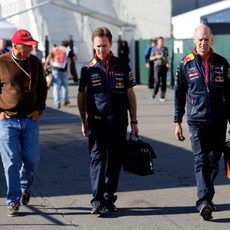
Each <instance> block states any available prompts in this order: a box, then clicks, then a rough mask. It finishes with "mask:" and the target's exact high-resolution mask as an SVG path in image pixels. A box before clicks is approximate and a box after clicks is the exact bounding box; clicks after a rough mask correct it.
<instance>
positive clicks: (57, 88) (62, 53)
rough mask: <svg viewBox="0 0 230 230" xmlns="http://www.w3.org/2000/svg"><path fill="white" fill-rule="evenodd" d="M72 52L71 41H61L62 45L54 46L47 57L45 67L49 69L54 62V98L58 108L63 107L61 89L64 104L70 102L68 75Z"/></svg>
mask: <svg viewBox="0 0 230 230" xmlns="http://www.w3.org/2000/svg"><path fill="white" fill-rule="evenodd" d="M69 52H70V48H69V41H68V40H63V41H61V45H60V46H57V47H53V48H52V53H51V54H49V55H48V56H47V58H46V61H45V64H44V68H45V69H47V68H48V66H49V65H50V63H51V62H52V83H53V98H54V104H55V105H56V108H57V109H60V108H61V100H62V98H61V89H62V94H63V99H64V106H67V105H69V104H70V101H69V87H68V75H67V72H68V73H69V74H70V59H69V57H68V55H69Z"/></svg>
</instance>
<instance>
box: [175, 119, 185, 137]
mask: <svg viewBox="0 0 230 230" xmlns="http://www.w3.org/2000/svg"><path fill="white" fill-rule="evenodd" d="M175 136H176V138H177V140H178V141H184V140H185V137H184V135H183V129H182V126H181V124H180V123H176V127H175Z"/></svg>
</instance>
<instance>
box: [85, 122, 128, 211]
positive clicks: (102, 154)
mask: <svg viewBox="0 0 230 230" xmlns="http://www.w3.org/2000/svg"><path fill="white" fill-rule="evenodd" d="M126 134H127V125H124V124H110V123H109V122H108V121H103V120H94V122H93V123H92V124H91V125H90V135H89V152H90V176H91V186H92V193H93V199H92V200H91V204H92V206H93V207H95V208H98V207H100V206H101V205H102V206H109V205H112V204H113V203H114V202H115V201H116V199H117V197H116V196H115V195H114V193H115V192H116V191H117V187H118V181H119V174H120V170H121V162H122V153H123V151H124V144H125V142H126Z"/></svg>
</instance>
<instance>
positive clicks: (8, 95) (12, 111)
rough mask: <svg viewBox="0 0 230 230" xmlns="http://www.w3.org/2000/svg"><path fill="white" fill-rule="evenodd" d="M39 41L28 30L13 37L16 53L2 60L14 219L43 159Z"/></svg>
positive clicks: (2, 115)
mask: <svg viewBox="0 0 230 230" xmlns="http://www.w3.org/2000/svg"><path fill="white" fill-rule="evenodd" d="M37 43H38V42H37V41H36V40H34V39H33V38H32V36H31V34H30V33H29V32H28V31H26V30H18V31H16V32H15V33H14V35H13V36H12V46H13V49H12V51H10V52H8V53H6V54H4V55H2V56H1V57H0V153H1V157H2V162H3V166H4V170H5V177H6V183H7V206H8V212H9V215H10V216H15V215H17V214H18V210H19V207H20V203H21V204H23V205H27V204H28V203H29V199H30V193H31V186H32V182H33V176H34V171H35V168H36V166H37V164H38V160H39V151H38V145H39V124H38V120H39V117H40V115H41V113H42V111H43V110H44V109H45V101H46V96H47V85H46V79H45V75H44V71H43V66H42V63H41V61H40V60H39V59H38V58H37V57H35V56H33V55H30V53H31V51H32V45H34V44H37Z"/></svg>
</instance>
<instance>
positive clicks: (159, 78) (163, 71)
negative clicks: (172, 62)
mask: <svg viewBox="0 0 230 230" xmlns="http://www.w3.org/2000/svg"><path fill="white" fill-rule="evenodd" d="M167 71H168V69H167V67H166V66H165V65H161V66H154V78H155V86H154V92H153V94H154V95H157V93H158V91H159V88H160V86H161V98H164V97H165V92H166V79H167Z"/></svg>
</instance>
